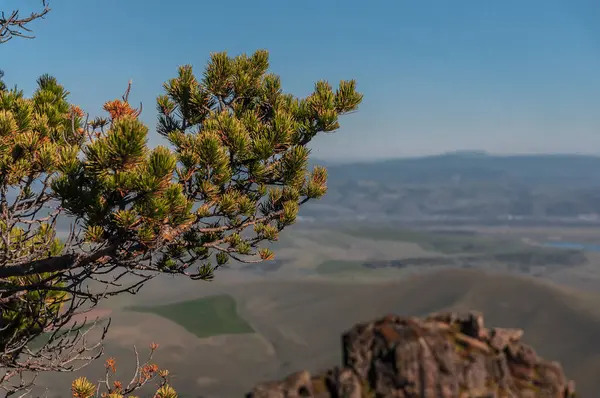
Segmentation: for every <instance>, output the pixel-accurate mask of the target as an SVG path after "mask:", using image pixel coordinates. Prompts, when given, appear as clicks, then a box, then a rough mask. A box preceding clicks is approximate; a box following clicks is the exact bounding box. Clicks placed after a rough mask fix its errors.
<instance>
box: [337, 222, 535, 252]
mask: <svg viewBox="0 0 600 398" xmlns="http://www.w3.org/2000/svg"><path fill="white" fill-rule="evenodd" d="M343 233H345V234H347V235H349V236H353V237H356V238H363V239H371V240H387V241H394V242H411V243H416V244H417V245H419V246H420V247H421V248H422V249H423V250H427V251H432V252H438V253H443V254H466V253H497V252H506V251H514V250H518V249H522V248H524V247H525V245H524V244H523V243H521V242H519V241H517V240H512V239H502V238H498V237H488V236H482V235H467V234H464V235H462V234H451V233H440V232H425V231H411V230H405V229H394V228H373V227H365V228H348V229H345V230H344V231H343Z"/></svg>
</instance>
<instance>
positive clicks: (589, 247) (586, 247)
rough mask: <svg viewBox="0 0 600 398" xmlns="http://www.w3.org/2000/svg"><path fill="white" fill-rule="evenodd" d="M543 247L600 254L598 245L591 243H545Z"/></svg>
mask: <svg viewBox="0 0 600 398" xmlns="http://www.w3.org/2000/svg"><path fill="white" fill-rule="evenodd" d="M544 246H547V247H556V248H559V249H575V250H583V251H587V252H600V245H595V244H593V243H577V242H546V243H544Z"/></svg>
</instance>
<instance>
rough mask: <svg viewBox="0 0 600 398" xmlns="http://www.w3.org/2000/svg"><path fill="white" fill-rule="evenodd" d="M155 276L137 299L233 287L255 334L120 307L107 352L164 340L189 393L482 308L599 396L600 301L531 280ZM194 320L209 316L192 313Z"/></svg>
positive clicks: (244, 387)
mask: <svg viewBox="0 0 600 398" xmlns="http://www.w3.org/2000/svg"><path fill="white" fill-rule="evenodd" d="M155 282H156V285H149V286H148V287H147V289H145V291H146V292H147V293H145V294H143V295H142V296H141V297H139V298H137V300H138V302H137V303H133V304H136V305H141V304H143V305H152V302H155V303H161V305H165V304H173V303H177V302H181V301H182V300H183V301H184V302H185V301H187V300H197V299H198V298H199V297H202V296H205V297H208V296H215V295H220V294H224V293H227V294H229V295H231V296H232V297H233V298H234V299H235V300H236V302H237V311H238V313H239V316H240V317H242V318H243V319H244V321H245V322H247V323H248V324H249V325H250V326H251V328H252V329H253V330H254V331H255V333H250V334H234V335H221V336H213V337H209V338H198V337H197V336H196V335H194V334H193V333H191V332H189V331H187V330H186V329H185V327H184V326H181V325H178V324H176V323H174V322H173V321H170V320H167V319H166V318H163V317H160V316H157V315H155V314H148V313H132V312H129V311H124V310H123V307H121V309H120V308H118V307H117V306H116V305H115V306H114V311H113V325H114V326H113V327H112V329H111V332H110V333H109V336H108V343H107V355H109V356H110V355H114V356H116V357H117V359H118V360H119V361H120V362H121V363H123V365H122V366H123V368H124V369H125V370H127V369H130V367H131V365H132V356H131V354H132V353H131V347H132V345H133V344H136V345H137V346H138V347H144V346H147V345H148V344H150V343H151V342H152V341H157V342H159V343H160V344H161V348H160V350H159V353H158V355H157V357H156V361H157V363H159V364H160V365H161V366H165V367H167V368H169V369H170V371H171V373H172V374H173V380H174V384H175V385H176V386H177V387H178V388H179V390H180V391H181V393H182V394H184V396H200V395H202V396H203V397H224V396H231V397H233V396H243V394H244V393H245V392H246V391H248V390H249V389H250V388H251V387H252V386H253V385H255V384H256V383H257V382H260V381H263V380H272V379H280V378H282V377H285V376H286V375H288V374H289V373H291V372H293V371H295V370H299V369H308V370H309V371H311V372H313V371H314V372H316V371H319V370H321V369H326V368H329V367H331V366H333V365H336V364H338V363H340V352H339V347H340V341H339V336H340V334H341V333H343V332H345V331H346V330H348V329H349V328H350V327H351V326H352V325H354V324H356V323H359V322H364V321H368V320H370V319H375V318H378V317H381V316H383V315H385V314H388V313H394V314H399V315H403V316H423V315H426V314H429V313H431V312H437V311H461V312H463V311H470V310H477V311H481V312H482V313H484V314H485V316H486V324H487V325H488V326H490V327H494V326H501V327H508V328H520V329H523V330H524V331H525V334H524V336H523V342H524V343H526V344H531V345H532V346H533V347H535V349H536V351H537V352H538V354H539V355H541V356H542V357H544V358H547V359H549V360H557V361H559V362H560V363H561V364H562V365H563V367H564V370H565V372H566V374H567V375H568V376H569V377H570V378H572V379H574V380H575V382H576V384H577V390H578V392H579V393H580V394H581V396H583V397H587V396H594V393H595V392H596V391H597V390H598V388H600V386H599V385H598V380H597V374H598V373H599V372H600V361H599V360H598V359H599V358H600V344H598V337H597V336H598V335H600V316H599V311H598V310H597V309H598V308H600V307H599V306H598V303H600V298H599V297H597V296H587V295H582V294H579V293H573V292H571V291H569V290H564V289H562V288H558V287H556V286H554V285H550V284H546V283H543V282H540V281H538V280H534V279H531V278H527V277H516V276H510V275H499V274H488V273H484V272H481V271H475V270H457V269H452V270H441V271H435V272H427V273H424V274H420V275H418V276H413V277H409V278H406V279H403V280H399V281H393V282H374V281H366V280H365V281H361V280H353V281H350V280H324V279H310V278H303V279H302V280H297V281H295V280H287V281H286V280H276V279H272V280H269V279H264V280H258V281H254V282H219V280H217V281H215V282H214V283H210V284H204V285H202V286H201V288H200V289H199V286H198V284H193V283H189V284H187V283H186V284H178V285H177V286H178V288H177V289H164V288H163V289H160V286H159V285H158V283H159V282H158V281H155ZM158 292H160V293H158ZM151 294H152V295H153V296H152V297H153V300H150V299H149V297H150V295H151ZM189 316H190V317H195V316H200V318H201V319H202V316H201V315H199V314H195V313H193V314H192V313H190V314H189ZM101 366H102V365H101V364H100V363H98V364H94V365H93V366H92V367H90V368H87V369H86V370H85V371H84V372H85V373H86V374H88V375H94V374H96V375H97V374H99V372H100V368H101ZM42 377H46V376H44V375H43V376H42ZM71 378H72V375H70V374H66V375H56V376H53V379H52V383H51V384H52V385H53V386H54V387H53V389H52V391H53V393H58V390H57V389H56V388H57V387H58V386H61V390H64V388H68V387H67V386H68V383H69V380H71ZM44 380H45V383H46V385H48V384H47V383H48V380H47V379H44ZM52 396H53V395H50V397H52ZM54 396H60V395H54Z"/></svg>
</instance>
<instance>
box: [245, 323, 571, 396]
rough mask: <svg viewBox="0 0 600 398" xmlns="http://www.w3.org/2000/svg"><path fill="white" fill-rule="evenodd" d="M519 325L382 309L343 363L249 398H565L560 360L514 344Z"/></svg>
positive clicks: (347, 346) (354, 336)
mask: <svg viewBox="0 0 600 398" xmlns="http://www.w3.org/2000/svg"><path fill="white" fill-rule="evenodd" d="M522 335H523V331H522V330H518V329H500V328H496V329H492V330H488V329H486V327H485V324H484V319H483V316H482V315H481V314H479V313H475V312H472V313H468V314H465V315H460V314H455V313H442V314H433V315H431V316H429V317H427V318H425V319H417V318H404V317H399V316H395V315H388V316H386V317H384V318H382V319H379V320H376V321H374V322H368V323H362V324H359V325H356V326H355V327H353V328H352V329H351V330H350V331H348V332H347V333H345V334H344V335H343V337H342V343H343V367H342V368H334V369H332V370H330V371H328V372H325V373H323V374H321V375H317V376H311V375H310V374H309V373H308V372H299V373H294V374H293V375H291V376H289V377H288V378H286V379H285V380H283V381H281V382H270V383H262V384H260V385H258V386H256V387H255V388H254V389H253V391H252V392H251V393H249V394H248V395H247V397H254V398H292V397H294V398H295V397H314V398H326V397H330V398H342V397H348V398H366V397H373V398H375V397H378V398H379V397H395V398H408V397H410V398H456V397H460V398H462V397H464V398H474V397H486V398H488V397H489V398H509V397H531V398H569V397H573V396H574V394H575V386H574V384H573V382H571V381H568V380H567V379H566V377H565V375H564V373H563V370H562V368H561V366H560V364H558V363H556V362H550V361H545V360H543V359H541V358H540V357H539V356H538V355H537V354H536V353H535V351H534V350H533V348H531V347H529V346H526V345H524V344H522V343H521V342H520V338H521V336H522Z"/></svg>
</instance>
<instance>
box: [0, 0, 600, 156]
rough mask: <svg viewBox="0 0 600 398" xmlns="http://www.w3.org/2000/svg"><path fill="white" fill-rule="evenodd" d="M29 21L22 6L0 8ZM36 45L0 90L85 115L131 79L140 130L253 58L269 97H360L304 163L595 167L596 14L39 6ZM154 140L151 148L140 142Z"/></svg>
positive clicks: (512, 4) (316, 6)
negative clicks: (463, 157) (469, 161)
mask: <svg viewBox="0 0 600 398" xmlns="http://www.w3.org/2000/svg"><path fill="white" fill-rule="evenodd" d="M19 4H20V6H21V9H22V10H23V11H24V12H25V11H31V10H32V9H34V8H35V7H37V6H38V5H39V2H38V1H37V0H9V1H3V2H2V6H1V7H2V8H3V9H5V10H6V9H12V8H13V7H14V6H15V5H19ZM50 5H51V7H52V8H53V10H52V12H51V13H50V14H49V15H48V16H47V18H46V19H45V20H43V21H40V22H37V23H35V24H34V25H32V27H33V28H34V29H35V33H36V35H37V38H36V39H35V40H23V39H15V40H12V41H11V42H9V43H7V44H2V45H0V68H2V69H4V70H5V73H6V76H5V80H6V82H7V83H8V84H9V85H13V84H18V85H19V86H20V87H21V88H23V89H24V90H25V91H26V93H28V94H29V93H31V91H32V90H33V88H34V85H35V79H36V78H37V77H38V76H39V75H41V74H43V73H50V74H51V75H54V76H55V77H57V78H58V79H59V81H60V82H61V83H63V84H64V85H65V86H66V87H67V89H68V90H69V91H71V93H72V96H71V99H72V101H73V102H76V103H78V104H80V105H81V106H83V107H84V108H85V109H86V110H87V111H89V112H91V113H94V114H98V110H99V109H100V108H101V106H102V103H103V102H104V101H106V100H110V99H114V98H117V97H119V96H120V95H121V94H122V93H123V91H124V89H125V87H126V85H127V82H128V80H129V79H132V80H133V92H132V95H131V97H130V98H131V100H132V101H134V102H139V101H142V102H143V104H144V112H143V115H142V116H143V119H144V120H145V121H146V122H147V123H148V124H149V125H150V126H151V127H154V125H155V119H156V113H155V98H156V95H158V94H160V93H162V88H161V84H162V83H163V82H164V81H165V80H167V79H169V78H171V77H174V76H175V74H176V69H177V66H178V65H182V64H186V63H190V64H192V65H193V66H194V67H195V71H196V73H197V74H198V75H201V73H202V71H203V68H204V65H205V64H206V62H207V59H208V55H209V53H210V52H216V51H228V52H229V53H230V55H236V54H239V53H241V52H247V53H251V52H253V51H254V50H256V49H258V48H266V49H268V50H269V51H270V53H271V70H272V71H273V72H275V73H277V74H279V75H281V77H282V82H283V86H284V89H285V90H286V91H289V92H292V93H294V94H296V95H300V96H304V95H307V94H308V93H309V92H310V91H311V90H312V87H313V83H314V81H316V80H318V79H326V80H329V81H330V82H332V83H337V82H338V81H339V80H340V79H348V78H354V79H356V80H357V83H358V89H359V91H361V92H363V93H364V94H365V99H364V103H363V105H362V107H361V109H360V111H359V112H358V113H356V114H354V115H351V116H348V117H345V118H344V119H343V120H342V129H341V130H340V131H339V132H338V133H336V134H332V135H327V136H322V137H319V138H318V139H317V141H316V142H315V144H314V146H313V148H314V151H315V156H316V157H318V158H323V159H331V160H340V159H348V160H349V159H355V158H361V159H365V158H370V159H372V158H382V157H394V156H407V155H411V156H412V155H420V154H431V153H437V152H444V151H454V150H468V149H482V150H487V151H490V152H497V153H507V152H519V153H522V152H582V153H600V25H598V23H597V22H598V20H599V19H600V2H599V1H597V0H589V1H577V0H563V1H551V0H501V1H500V0H497V1H492V0H488V1H486V0H452V1H448V0H437V1H433V0H429V1H427V0H411V1H409V0H389V1H378V0H369V1H366V0H361V1H351V0H345V1H333V0H319V1H316V0H314V1H313V0H310V1H309V0H303V1H293V0H273V1H260V0H227V1H202V0H194V1H193V0H169V1H158V0H145V1H142V0H97V1H92V0H51V3H50ZM157 142H158V138H156V135H154V134H153V143H157Z"/></svg>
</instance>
